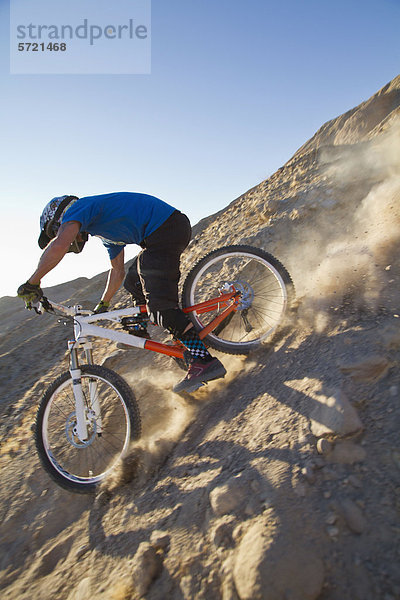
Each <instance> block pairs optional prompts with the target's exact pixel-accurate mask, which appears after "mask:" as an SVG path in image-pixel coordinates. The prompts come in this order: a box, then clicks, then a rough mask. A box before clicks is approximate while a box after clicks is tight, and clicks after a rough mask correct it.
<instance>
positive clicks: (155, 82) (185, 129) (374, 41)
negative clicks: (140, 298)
mask: <svg viewBox="0 0 400 600" xmlns="http://www.w3.org/2000/svg"><path fill="white" fill-rule="evenodd" d="M11 1H16V2H17V1H18V0H11ZM54 1H58V0H54ZM84 2H85V0H82V2H81V4H82V5H83V4H84ZM112 6H113V9H112V10H113V11H114V12H115V19H116V20H117V18H118V0H115V2H114V3H113V4H112ZM399 31H400V1H399V0H379V1H378V0H377V1H373V0H364V1H361V0H360V1H354V0H346V1H344V0H337V1H336V2H335V3H333V2H326V1H324V0H318V1H317V0H315V1H314V0H310V1H307V0H304V1H303V2H299V1H298V0H297V1H295V0H288V1H282V2H280V3H278V2H271V1H269V0H247V2H243V1H239V0H229V1H228V0H202V2H195V1H194V0H168V1H165V0H153V2H152V23H151V35H152V70H151V74H149V75H10V68H9V2H7V1H5V0H0V40H1V41H0V47H1V53H0V85H1V95H0V115H1V116H0V119H1V133H2V135H1V138H2V144H1V149H0V152H1V160H0V170H1V180H0V181H1V188H0V189H1V192H0V194H1V206H2V214H3V234H2V236H1V243H2V256H3V261H2V263H3V269H2V277H1V280H0V281H1V289H0V296H3V295H14V294H15V290H16V287H18V285H19V284H20V283H22V282H23V281H25V280H26V279H27V278H28V277H29V276H30V275H31V274H32V272H33V271H34V269H35V266H36V263H37V261H38V259H39V256H40V251H39V248H38V247H37V237H38V233H39V231H38V221H39V216H40V213H41V210H42V208H43V206H44V205H45V204H46V203H47V201H48V200H49V199H50V198H51V197H53V196H58V195H62V194H75V195H78V196H85V195H93V194H98V193H105V192H110V191H141V192H146V193H149V194H153V195H156V196H159V197H161V198H162V199H164V200H166V201H167V202H169V203H171V204H173V205H174V206H176V207H177V208H179V209H180V210H183V211H184V212H186V213H187V214H188V216H189V217H190V219H191V221H192V223H193V224H194V223H196V222H197V221H198V220H199V219H201V218H202V217H205V216H207V215H209V214H211V213H214V212H216V211H218V210H220V209H221V208H223V207H224V206H226V205H227V204H228V203H229V202H231V201H232V200H233V199H234V198H236V197H237V196H239V195H240V194H242V193H243V192H245V191H246V190H247V189H249V188H250V187H252V186H254V185H256V184H257V183H259V182H260V181H262V180H263V179H265V178H267V177H268V176H269V175H271V174H272V173H273V172H274V171H275V170H276V169H277V168H279V167H280V166H282V164H283V163H284V162H286V161H287V160H288V159H289V158H290V157H291V156H292V155H293V153H294V152H295V151H296V150H297V148H299V147H300V146H301V145H302V144H303V143H304V142H305V141H306V140H307V139H309V138H310V137H311V136H312V135H313V134H314V133H315V131H316V130H317V129H318V128H319V127H320V126H321V125H322V124H323V123H325V122H326V121H328V120H329V119H332V118H334V117H336V116H338V115H339V114H341V113H343V112H345V111H346V110H348V109H350V108H352V107H354V106H356V105H357V104H359V103H360V102H362V101H363V100H366V99H367V98H368V97H369V96H371V95H372V94H373V93H375V92H376V91H377V90H378V89H379V88H380V87H382V86H383V85H385V84H386V83H387V82H388V81H390V80H391V79H392V78H393V77H395V76H396V75H397V74H398V73H399V70H400V69H399V65H400V42H399V38H400V36H399ZM4 225H5V226H4ZM136 251H137V248H135V247H132V248H131V249H130V252H129V253H128V256H133V254H134V253H135V252H136ZM107 268H108V259H107V255H106V252H105V251H104V250H103V248H102V247H101V244H100V243H99V242H98V240H91V241H90V243H89V244H88V245H87V247H86V248H85V250H84V252H83V253H82V254H81V255H80V256H75V255H74V256H67V257H66V258H65V259H64V260H63V262H62V263H61V264H60V265H58V267H56V269H55V270H54V271H53V272H52V273H50V274H49V275H48V276H47V277H46V278H45V279H44V280H43V282H42V283H43V285H44V286H48V285H53V284H54V283H59V282H61V281H67V280H69V279H74V278H76V277H80V276H88V277H90V276H93V275H95V274H96V273H98V272H100V271H103V270H106V269H107Z"/></svg>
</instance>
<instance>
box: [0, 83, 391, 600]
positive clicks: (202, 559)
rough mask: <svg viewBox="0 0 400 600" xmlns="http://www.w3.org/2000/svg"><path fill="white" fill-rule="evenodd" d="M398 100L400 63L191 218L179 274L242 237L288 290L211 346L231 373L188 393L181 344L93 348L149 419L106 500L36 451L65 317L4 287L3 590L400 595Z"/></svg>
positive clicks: (79, 286)
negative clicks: (73, 484) (265, 338)
mask: <svg viewBox="0 0 400 600" xmlns="http://www.w3.org/2000/svg"><path fill="white" fill-rule="evenodd" d="M399 103H400V77H397V78H396V79H395V80H393V82H391V83H390V84H388V86H385V88H383V90H380V91H379V92H378V93H377V94H376V95H375V96H373V97H372V98H371V99H369V100H368V101H366V102H365V103H363V104H362V105H360V106H359V107H356V108H355V109H353V110H352V111H349V113H346V115H342V116H341V117H338V118H337V119H334V120H333V121H331V122H330V123H328V124H325V125H324V126H323V127H322V128H321V130H320V131H319V132H317V133H316V135H315V136H314V137H313V138H312V139H311V140H310V141H309V142H307V143H306V144H305V145H304V146H303V147H302V148H301V149H300V150H299V151H298V152H297V153H296V154H295V155H294V157H293V158H292V159H291V160H290V161H288V163H287V164H286V165H284V166H283V167H282V169H280V170H279V171H278V172H277V173H275V174H274V175H273V176H272V177H271V178H269V179H268V180H267V181H265V182H262V183H261V184H259V185H258V186H256V187H254V188H252V190H249V192H247V193H246V194H244V195H243V196H241V197H240V198H238V199H236V200H235V201H234V202H232V203H231V204H230V205H229V206H228V207H227V208H226V209H225V210H224V211H220V213H218V214H217V215H214V216H213V217H210V218H209V219H205V220H203V221H202V222H200V223H199V224H198V225H197V226H196V228H195V234H196V235H195V238H194V239H193V241H192V243H191V245H190V246H189V248H188V250H187V252H186V254H185V256H184V260H183V271H184V272H185V271H187V269H188V268H189V266H190V265H191V264H193V262H194V261H195V260H197V259H198V258H200V256H202V255H204V254H205V253H206V252H208V251H209V250H211V249H214V248H215V247H216V245H225V244H231V243H239V242H240V243H251V244H254V245H256V246H259V247H263V248H265V249H267V250H268V251H269V252H271V253H272V254H275V255H276V256H277V257H278V258H279V259H280V260H282V262H283V263H284V264H285V265H286V266H287V267H288V269H289V271H290V273H291V275H292V277H293V279H294V282H295V286H296V289H297V296H298V303H297V307H296V310H294V311H293V312H292V313H291V316H290V318H289V319H288V321H287V323H285V325H284V327H283V328H282V330H281V331H280V332H278V334H276V335H275V337H274V339H273V340H270V341H269V343H266V344H265V345H264V346H263V347H261V348H260V349H259V350H257V352H255V353H253V354H252V355H250V356H249V357H230V356H227V355H222V354H221V355H220V358H221V360H222V361H223V362H224V364H225V365H226V367H227V369H228V376H227V378H226V379H225V381H224V382H222V383H220V382H215V383H212V384H209V385H208V386H207V387H205V388H204V389H202V390H200V391H199V392H197V393H196V395H194V396H193V400H192V401H191V402H185V401H183V400H182V399H181V398H179V397H177V396H175V395H174V394H173V393H172V392H171V391H170V390H171V387H172V384H173V383H174V382H175V381H176V380H177V379H179V377H180V376H181V373H182V372H181V371H180V370H179V369H178V367H177V366H176V365H175V364H174V363H173V362H172V361H171V360H170V359H168V358H166V357H162V356H155V357H148V356H147V354H146V353H142V352H140V351H121V350H119V351H117V350H116V349H115V346H114V345H113V344H112V343H110V344H105V345H104V346H102V347H101V348H99V349H98V350H96V355H95V356H96V362H98V363H102V362H105V364H106V365H107V366H110V367H111V368H113V369H115V370H117V371H118V372H119V373H121V375H123V376H124V377H125V378H126V379H127V381H128V382H129V384H130V385H131V387H132V388H133V389H134V391H135V394H136V396H137V399H138V402H139V405H140V409H141V412H142V415H143V430H144V436H143V439H142V440H141V441H140V443H138V444H137V445H136V446H135V447H134V448H132V453H133V454H134V456H136V457H137V458H138V459H139V469H138V470H136V471H135V472H130V473H129V470H128V469H125V471H121V472H120V473H117V474H116V475H115V477H114V478H113V479H112V480H110V481H109V482H108V484H107V487H104V489H103V490H102V492H101V493H100V494H98V496H97V497H96V498H92V497H81V496H77V495H73V494H69V493H67V492H65V491H63V490H60V489H58V488H57V486H56V485H54V484H53V483H52V482H51V481H50V480H49V479H48V478H47V476H46V475H45V474H44V472H43V471H42V469H41V468H40V466H39V464H38V460H37V458H36V454H35V452H34V448H33V441H32V432H31V425H32V423H33V419H34V413H35V410H36V406H37V402H38V399H39V397H40V394H41V393H42V391H43V389H44V387H45V386H46V385H47V383H48V382H49V381H51V380H52V379H53V378H54V377H55V374H56V373H58V372H59V371H60V370H63V369H64V368H66V366H67V357H66V355H65V351H64V348H65V346H64V342H65V339H66V337H67V331H66V330H65V328H63V327H61V326H56V324H55V323H54V321H52V320H51V319H50V318H48V317H43V318H41V319H37V318H33V317H32V316H31V315H25V314H24V313H23V312H21V311H20V310H19V309H18V308H17V306H16V304H15V301H14V299H7V298H4V299H1V301H0V312H1V314H2V316H3V319H4V320H8V322H12V321H13V322H15V323H18V322H21V325H20V327H19V328H18V330H17V335H18V340H17V341H18V344H17V345H15V344H14V347H13V348H11V347H10V339H9V337H8V333H7V331H6V328H3V330H2V341H1V344H2V345H1V360H2V366H3V367H4V368H3V369H2V370H3V372H5V373H6V375H7V377H8V379H9V380H10V385H8V384H7V386H5V384H4V388H3V390H4V391H3V396H2V399H3V401H2V414H3V417H2V422H1V431H2V445H1V449H0V469H1V478H2V486H1V491H0V519H1V525H0V545H1V564H0V588H1V595H2V598H8V599H15V598H18V599H20V598H21V599H24V598H27V599H28V598H29V599H30V600H31V599H33V600H36V599H37V600H39V599H40V600H43V599H45V600H46V599H47V598H49V599H50V598H55V597H56V598H59V599H60V600H64V599H65V600H75V599H78V598H79V599H80V600H85V599H86V598H88V599H89V598H92V597H95V598H99V599H101V600H102V599H104V600H108V599H109V600H112V599H114V600H122V599H129V598H132V599H138V598H148V599H149V600H161V599H163V600H164V599H165V598H171V599H177V600H181V599H182V598H184V599H188V600H189V599H196V600H197V599H204V600H206V599H207V600H210V599H214V598H215V599H223V600H237V599H240V600H250V599H251V600H255V599H258V598H260V599H268V600H313V599H317V598H319V599H321V600H376V599H378V598H379V599H382V600H396V599H397V598H400V572H399V568H398V564H399V560H400V546H399V544H398V539H399V533H400V522H399V513H400V444H399V437H398V431H399V426H400V412H399V390H400V375H399V368H398V365H399V358H400V315H399V312H398V298H399V295H400V288H399V281H400V279H399V270H400V262H399V259H398V256H399V245H400V244H399V239H400V234H399V232H400V227H399V225H400V211H399V202H398V200H399V197H400V195H399V192H400V143H399V139H400V137H399V136H398V132H399ZM103 281H104V276H98V277H97V278H94V279H93V280H84V281H79V282H73V284H71V285H70V286H69V287H66V286H64V287H62V289H59V290H58V292H57V290H52V292H53V296H54V293H59V299H62V297H63V295H64V297H65V294H66V292H67V289H69V290H71V288H72V287H73V294H74V295H75V297H76V298H77V297H82V296H84V297H85V300H87V301H88V303H89V304H90V303H91V302H92V303H93V302H94V301H95V300H96V299H97V297H98V295H99V290H100V289H101V287H102V285H103ZM75 284H76V285H75ZM60 288H61V286H60ZM49 295H50V294H49ZM70 295H71V293H70ZM125 301H126V298H125V297H124V294H123V292H120V293H119V297H118V302H120V303H121V304H123V303H124V302H125ZM50 340H52V341H50ZM60 346H61V347H62V348H61V349H60ZM60 361H61V366H60ZM155 374H157V377H155ZM40 375H42V376H41V377H40ZM4 381H6V380H4ZM126 479H130V481H129V482H126Z"/></svg>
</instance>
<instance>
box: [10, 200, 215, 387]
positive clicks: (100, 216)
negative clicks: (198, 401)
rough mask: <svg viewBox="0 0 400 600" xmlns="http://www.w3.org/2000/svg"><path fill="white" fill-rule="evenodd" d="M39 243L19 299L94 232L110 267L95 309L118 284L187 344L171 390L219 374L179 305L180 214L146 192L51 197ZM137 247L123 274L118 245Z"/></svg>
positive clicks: (37, 291) (105, 304) (183, 239)
mask: <svg viewBox="0 0 400 600" xmlns="http://www.w3.org/2000/svg"><path fill="white" fill-rule="evenodd" d="M40 230H41V232H40V237H39V240H38V243H39V246H40V248H42V249H45V250H44V252H43V254H42V256H41V258H40V260H39V264H38V267H37V269H36V271H35V272H34V273H33V275H32V276H31V277H30V278H29V279H28V281H27V282H26V283H24V284H22V285H21V286H20V287H19V288H18V292H17V293H18V296H19V297H21V298H23V299H24V300H25V302H26V303H29V302H35V301H36V300H38V299H39V298H40V297H41V296H42V290H41V288H40V281H41V279H42V277H43V276H44V275H46V274H47V273H49V271H51V270H52V269H53V268H54V267H55V266H56V265H57V264H58V263H59V262H60V261H61V259H62V258H63V257H64V255H65V254H66V253H67V252H75V253H80V252H82V250H83V247H84V245H85V243H86V241H87V239H88V235H94V236H97V237H100V238H101V239H102V242H103V244H104V246H105V247H106V249H107V251H108V254H109V257H110V261H111V269H110V272H109V275H108V280H107V285H106V288H105V290H104V293H103V295H102V297H101V300H100V302H99V303H98V304H97V306H96V307H95V309H94V311H95V313H101V312H105V311H107V310H108V308H109V306H110V301H111V299H112V297H113V296H114V294H115V293H116V292H117V290H118V289H119V287H120V285H121V283H122V282H124V287H125V289H126V290H128V291H129V292H130V293H131V294H132V298H133V301H134V303H135V305H136V306H137V305H139V304H147V310H148V314H149V317H150V319H151V320H152V321H153V322H154V323H156V324H157V325H161V326H162V327H164V328H165V329H166V330H167V331H168V332H169V333H171V334H172V336H173V337H174V338H175V339H177V340H179V341H180V342H182V344H183V345H184V346H185V347H186V348H187V350H188V361H189V369H188V373H187V375H186V377H185V378H184V379H183V380H182V381H181V382H180V383H178V384H177V385H176V386H175V387H174V391H175V392H181V391H185V390H190V389H191V388H193V385H194V384H196V383H202V382H207V381H210V380H212V379H218V378H219V377H223V376H224V375H225V373H226V371H225V368H224V366H223V365H222V363H221V362H220V361H219V360H218V359H217V358H214V357H212V356H211V355H210V354H209V352H208V350H207V348H206V347H205V345H204V344H203V342H202V341H201V340H200V338H199V336H198V334H197V332H196V331H195V329H194V328H193V325H192V323H191V321H190V320H189V318H188V317H187V316H186V315H185V314H184V313H183V311H182V310H181V309H180V308H179V304H178V281H179V277H180V270H179V263H180V256H181V254H182V252H183V250H184V249H185V248H186V246H187V245H188V244H189V241H190V237H191V227H190V223H189V219H188V218H187V217H186V215H184V214H182V213H181V212H180V211H178V210H176V209H175V208H173V207H172V206H170V205H169V204H166V203H165V202H163V201H162V200H160V199H159V198H156V197H154V196H149V195H147V194H140V193H131V192H115V193H111V194H102V195H98V196H87V197H84V198H77V197H76V196H60V197H57V198H53V199H52V200H51V201H50V202H49V203H48V204H47V205H46V206H45V208H44V210H43V212H42V215H41V217H40ZM127 244H137V245H139V246H141V247H142V252H140V253H139V254H138V256H137V258H136V260H135V261H134V263H133V264H132V266H131V267H130V269H129V271H128V273H127V275H126V276H125V268H124V247H125V246H126V245H127ZM137 335H142V336H147V330H146V320H145V319H143V317H139V320H138V323H137Z"/></svg>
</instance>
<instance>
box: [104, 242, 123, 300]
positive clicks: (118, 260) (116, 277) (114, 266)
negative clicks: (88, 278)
mask: <svg viewBox="0 0 400 600" xmlns="http://www.w3.org/2000/svg"><path fill="white" fill-rule="evenodd" d="M124 278H125V267H124V249H123V248H122V250H121V252H120V253H119V254H117V256H116V257H115V258H112V259H111V269H110V272H109V274H108V280H107V286H106V289H105V290H104V294H103V296H102V297H101V300H102V301H103V302H110V300H111V298H112V297H113V296H114V294H115V292H116V291H117V290H118V289H119V287H120V285H121V283H122V282H123V280H124Z"/></svg>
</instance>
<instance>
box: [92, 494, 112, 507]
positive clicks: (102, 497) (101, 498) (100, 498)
mask: <svg viewBox="0 0 400 600" xmlns="http://www.w3.org/2000/svg"><path fill="white" fill-rule="evenodd" d="M111 497H112V494H111V492H110V491H109V490H102V491H101V492H100V493H99V494H97V496H96V498H95V501H94V507H95V508H102V507H103V506H106V505H107V504H108V503H109V502H110V500H111Z"/></svg>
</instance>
